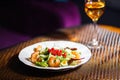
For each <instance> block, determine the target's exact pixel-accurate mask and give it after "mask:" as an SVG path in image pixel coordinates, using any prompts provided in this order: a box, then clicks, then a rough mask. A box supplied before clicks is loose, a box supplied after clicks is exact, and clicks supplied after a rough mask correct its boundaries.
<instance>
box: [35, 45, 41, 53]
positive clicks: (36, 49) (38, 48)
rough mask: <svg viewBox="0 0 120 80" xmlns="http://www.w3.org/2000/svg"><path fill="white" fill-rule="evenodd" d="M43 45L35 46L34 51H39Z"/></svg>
mask: <svg viewBox="0 0 120 80" xmlns="http://www.w3.org/2000/svg"><path fill="white" fill-rule="evenodd" d="M41 48H42V46H41V45H38V46H37V48H34V52H39V51H40V50H41Z"/></svg>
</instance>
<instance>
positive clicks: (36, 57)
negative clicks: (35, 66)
mask: <svg viewBox="0 0 120 80" xmlns="http://www.w3.org/2000/svg"><path fill="white" fill-rule="evenodd" d="M38 55H39V52H34V53H32V55H31V57H30V60H31V62H33V63H35V62H36V61H38Z"/></svg>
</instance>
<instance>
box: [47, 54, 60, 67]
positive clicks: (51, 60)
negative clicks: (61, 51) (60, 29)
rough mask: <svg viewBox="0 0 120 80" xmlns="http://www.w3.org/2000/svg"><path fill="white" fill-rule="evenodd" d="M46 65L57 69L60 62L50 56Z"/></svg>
mask: <svg viewBox="0 0 120 80" xmlns="http://www.w3.org/2000/svg"><path fill="white" fill-rule="evenodd" d="M48 65H49V66H50V67H59V65H60V60H59V59H57V58H56V57H54V56H51V57H50V58H49V60H48Z"/></svg>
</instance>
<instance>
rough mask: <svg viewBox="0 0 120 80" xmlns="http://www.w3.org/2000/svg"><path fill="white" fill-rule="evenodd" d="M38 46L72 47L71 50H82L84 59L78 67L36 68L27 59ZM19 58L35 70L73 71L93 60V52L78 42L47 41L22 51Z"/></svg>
mask: <svg viewBox="0 0 120 80" xmlns="http://www.w3.org/2000/svg"><path fill="white" fill-rule="evenodd" d="M38 45H42V47H44V48H46V47H49V48H51V47H55V46H56V47H60V48H65V47H70V48H77V49H79V50H80V52H81V58H84V59H82V60H81V62H80V63H79V64H78V65H76V66H66V67H55V68H54V67H40V66H36V65H34V64H33V63H31V62H30V61H28V60H27V58H29V57H30V56H31V54H32V53H33V49H34V48H35V47H37V46H38ZM18 58H19V60H20V61H21V62H23V63H24V64H26V65H28V66H31V67H34V68H38V69H45V70H46V69H47V70H54V71H56V70H68V69H73V68H76V67H78V66H80V65H82V64H84V63H86V62H87V61H88V60H89V59H90V58H91V51H90V50H89V49H88V48H87V47H86V46H85V45H83V44H80V43H76V42H71V41H45V42H39V43H36V44H33V45H30V46H28V47H26V48H24V49H22V50H21V51H20V53H19V55H18Z"/></svg>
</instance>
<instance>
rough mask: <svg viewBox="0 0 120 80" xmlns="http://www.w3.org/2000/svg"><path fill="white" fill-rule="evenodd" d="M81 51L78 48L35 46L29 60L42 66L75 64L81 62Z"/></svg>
mask: <svg viewBox="0 0 120 80" xmlns="http://www.w3.org/2000/svg"><path fill="white" fill-rule="evenodd" d="M80 55H81V52H80V51H79V50H78V49H77V48H69V47H65V48H57V47H52V48H48V47H46V48H42V46H41V45H38V46H37V47H36V48H34V50H33V53H32V54H31V56H30V58H29V60H30V61H31V62H32V63H33V64H35V65H37V66H40V67H64V66H75V65H77V64H79V63H80V62H81V59H82V58H81V57H80Z"/></svg>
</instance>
